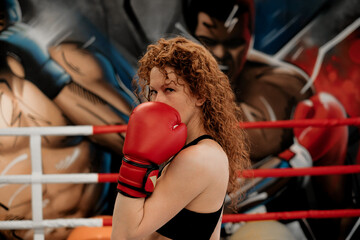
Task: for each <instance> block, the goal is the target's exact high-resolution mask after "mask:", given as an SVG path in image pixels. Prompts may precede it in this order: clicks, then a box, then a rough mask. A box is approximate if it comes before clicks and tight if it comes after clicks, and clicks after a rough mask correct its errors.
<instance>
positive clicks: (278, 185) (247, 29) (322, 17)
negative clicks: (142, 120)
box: [0, 0, 360, 239]
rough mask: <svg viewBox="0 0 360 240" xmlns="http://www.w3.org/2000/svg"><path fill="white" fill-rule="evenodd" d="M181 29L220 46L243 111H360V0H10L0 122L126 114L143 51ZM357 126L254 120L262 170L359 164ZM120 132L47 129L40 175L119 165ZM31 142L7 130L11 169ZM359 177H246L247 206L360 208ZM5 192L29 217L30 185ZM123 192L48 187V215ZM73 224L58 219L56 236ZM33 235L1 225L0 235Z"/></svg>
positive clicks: (335, 229)
mask: <svg viewBox="0 0 360 240" xmlns="http://www.w3.org/2000/svg"><path fill="white" fill-rule="evenodd" d="M176 35H183V36H185V37H188V38H190V39H192V40H194V41H197V42H200V43H201V44H204V45H205V46H206V47H207V48H208V49H209V51H211V52H212V54H213V55H214V57H215V58H216V59H217V60H218V62H219V67H220V68H221V69H222V70H223V71H224V72H225V73H226V74H227V75H228V76H229V81H230V82H231V85H232V88H233V90H234V92H235V94H236V97H237V101H238V103H239V105H240V106H241V109H242V111H243V115H244V118H245V121H276V120H289V119H297V120H301V119H325V118H336V119H346V118H355V117H359V116H360V2H358V1H356V0H345V1H336V0H317V1H310V0H304V1H292V0H254V1H253V0H233V1H218V0H210V1H209V0H197V1H195V0H194V1H191V0H176V1H165V0H156V1H155V0H153V1H145V0H113V1H102V0H78V1H71V0H56V1H55V0H52V1H50V0H2V1H1V3H0V113H1V115H0V127H1V128H11V127H32V126H43V127H46V126H67V125H115V124H126V123H127V121H128V117H129V114H130V112H131V110H132V109H133V108H134V107H135V106H136V105H138V104H139V103H141V102H142V99H139V98H138V97H137V95H136V93H135V91H136V82H134V81H133V77H134V76H135V73H136V68H137V60H138V59H139V58H140V56H141V55H142V54H143V53H144V52H145V50H146V47H147V45H148V44H150V43H152V42H154V41H156V40H157V39H158V38H160V37H171V36H176ZM358 127H359V126H357V127H356V126H341V127H334V128H315V127H306V128H295V129H291V128H272V129H251V130H247V133H248V138H249V142H250V147H251V160H252V162H253V167H254V168H291V167H311V166H336V165H350V164H359V163H360V151H359V141H360V133H359V128H358ZM124 138H125V134H115V133H114V134H101V135H94V136H91V137H83V136H79V137H66V136H47V137H43V138H42V158H43V171H44V173H49V174H50V173H51V174H52V173H89V172H105V173H109V172H117V171H118V170H119V164H120V160H121V157H122V156H121V155H122V145H123V141H124ZM29 149H30V146H29V140H28V138H27V137H22V136H6V137H5V136H0V173H1V175H10V174H29V173H30V171H31V162H30V150H29ZM289 153H291V154H289ZM359 183H360V178H359V176H358V175H329V176H322V177H311V178H310V177H296V178H295V177H294V178H263V179H257V180H256V181H249V182H246V185H245V186H246V189H247V190H246V192H245V195H244V198H242V199H241V200H239V210H238V211H237V212H239V213H248V212H278V211H295V210H308V209H346V208H358V207H359V206H358V205H359V202H358V201H359V196H358V195H359V191H358V184H359ZM0 193H1V194H0V220H22V219H31V218H32V213H31V211H30V210H29V209H31V185H29V184H8V185H6V184H2V185H0ZM115 196H116V187H115V186H113V185H112V184H97V185H94V184H44V186H43V202H44V206H43V212H44V219H54V218H80V217H92V216H96V215H111V214H112V206H113V204H114V200H115ZM233 197H238V196H233ZM225 203H226V201H225ZM237 212H234V211H233V210H231V209H227V208H226V207H225V213H237ZM356 220H357V219H356V218H343V219H342V218H334V219H321V220H315V219H300V220H295V221H281V224H283V226H285V227H286V228H288V229H290V231H291V232H292V234H293V235H294V238H295V239H345V238H346V236H348V234H349V233H350V232H351V230H352V229H353V226H354V224H355V222H356ZM246 226H249V225H246V224H224V225H223V229H222V233H221V234H222V238H223V239H241V238H242V237H244V236H248V237H249V238H250V239H251V235H246V234H249V233H248V231H249V230H248V229H249V228H247V227H246ZM71 231H72V229H65V228H59V229H48V230H47V232H46V236H47V237H46V239H66V238H67V236H68V234H69V233H70V232H71ZM32 234H33V233H32V231H20V230H17V231H14V230H2V231H1V232H0V239H31V238H32Z"/></svg>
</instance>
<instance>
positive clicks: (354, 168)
mask: <svg viewBox="0 0 360 240" xmlns="http://www.w3.org/2000/svg"><path fill="white" fill-rule="evenodd" d="M353 173H360V165H347V166H342V165H340V166H323V167H309V168H278V169H250V170H244V171H242V172H241V173H239V176H240V177H244V178H253V177H294V176H305V175H309V176H314V175H331V174H353ZM117 177H118V174H117V173H99V174H98V182H100V183H105V182H117Z"/></svg>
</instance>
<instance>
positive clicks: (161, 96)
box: [154, 92, 165, 103]
mask: <svg viewBox="0 0 360 240" xmlns="http://www.w3.org/2000/svg"><path fill="white" fill-rule="evenodd" d="M154 102H162V103H164V102H165V98H164V94H162V93H161V92H158V93H157V94H156V97H155V99H154Z"/></svg>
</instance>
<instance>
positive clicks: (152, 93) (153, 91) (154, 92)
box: [149, 90, 157, 96]
mask: <svg viewBox="0 0 360 240" xmlns="http://www.w3.org/2000/svg"><path fill="white" fill-rule="evenodd" d="M155 94H157V91H155V90H150V92H149V95H150V96H152V95H155Z"/></svg>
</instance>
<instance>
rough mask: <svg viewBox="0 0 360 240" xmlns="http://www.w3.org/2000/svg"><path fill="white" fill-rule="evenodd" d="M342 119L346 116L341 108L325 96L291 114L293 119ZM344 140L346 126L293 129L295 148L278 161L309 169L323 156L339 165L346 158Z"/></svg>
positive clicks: (340, 105)
mask: <svg viewBox="0 0 360 240" xmlns="http://www.w3.org/2000/svg"><path fill="white" fill-rule="evenodd" d="M344 118H346V112H345V110H344V108H343V106H342V104H341V103H340V102H339V101H338V100H337V99H336V98H335V97H333V96H332V95H330V94H328V93H324V92H320V93H318V94H316V95H314V96H312V97H311V98H310V99H308V100H305V101H302V102H300V103H299V104H298V105H297V107H296V109H295V113H294V119H344ZM347 139H348V129H347V127H346V126H339V127H312V126H309V127H304V128H294V144H293V145H292V146H291V147H290V148H289V150H286V151H284V152H283V153H281V154H280V155H279V157H281V158H283V159H286V160H289V161H290V165H292V166H293V167H310V166H312V162H315V161H317V160H319V159H322V158H324V157H325V156H326V157H327V158H329V157H330V158H333V161H341V157H343V156H345V151H346V145H347ZM335 152H336V154H335Z"/></svg>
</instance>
